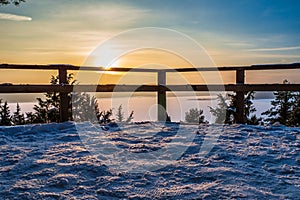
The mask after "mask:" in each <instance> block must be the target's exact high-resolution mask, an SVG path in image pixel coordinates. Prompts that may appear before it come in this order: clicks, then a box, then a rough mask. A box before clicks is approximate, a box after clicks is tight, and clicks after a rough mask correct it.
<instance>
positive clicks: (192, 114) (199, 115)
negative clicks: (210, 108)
mask: <svg viewBox="0 0 300 200" xmlns="http://www.w3.org/2000/svg"><path fill="white" fill-rule="evenodd" d="M185 121H186V122H188V123H199V124H202V123H204V122H205V121H204V115H203V110H201V109H199V110H198V108H191V109H190V110H189V111H188V112H185Z"/></svg>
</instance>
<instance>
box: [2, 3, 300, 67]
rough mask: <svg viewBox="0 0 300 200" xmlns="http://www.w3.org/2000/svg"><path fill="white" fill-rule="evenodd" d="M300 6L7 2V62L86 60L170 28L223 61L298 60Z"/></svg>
mask: <svg viewBox="0 0 300 200" xmlns="http://www.w3.org/2000/svg"><path fill="white" fill-rule="evenodd" d="M299 8H300V2H299V1H295V0H294V1H293V0H285V1H284V0H282V1H278V0H272V1H271V0H256V1H254V0H241V1H233V0H231V1H230V0H226V1H222V0H211V1H204V0H185V1H181V0H166V1H158V0H143V1H140V0H134V1H125V0H122V1H121V0H119V1H101V0H85V1H82V0H73V1H68V0H60V1H58V0H43V1H39V0H28V1H27V2H26V3H23V4H21V5H20V6H19V7H15V6H12V5H9V6H1V7H0V13H1V14H0V26H1V30H0V35H1V38H0V44H1V45H0V53H1V55H2V56H1V60H0V61H1V62H5V63H45V64H46V63H69V64H77V65H80V64H82V63H83V62H84V60H85V58H86V56H87V55H88V54H89V53H90V52H91V50H93V49H94V48H95V47H96V46H97V45H98V44H99V43H101V42H102V41H104V40H105V39H107V38H109V37H111V36H113V35H115V34H118V33H120V32H122V31H125V30H128V29H132V28H140V27H162V28H170V29H174V30H176V31H179V32H182V33H184V34H187V35H188V36H190V37H192V38H193V39H195V40H196V41H197V42H198V43H200V44H201V45H203V47H204V48H205V49H206V50H207V51H208V53H209V55H210V56H211V57H212V59H213V60H214V61H215V63H216V64H217V65H221V66H222V65H249V64H259V63H291V62H298V61H300V14H299V13H300V12H298V11H299ZM7 14H13V15H16V16H14V17H11V18H10V19H7ZM18 16H19V18H18ZM20 16H22V17H23V18H22V17H20ZM24 17H25V18H24ZM26 17H27V18H26ZM30 19H31V20H30ZM16 53H18V55H19V56H17V57H16V56H15V54H16ZM125 63H126V62H125ZM127 63H128V62H127Z"/></svg>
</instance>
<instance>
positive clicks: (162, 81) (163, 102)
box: [157, 71, 167, 121]
mask: <svg viewBox="0 0 300 200" xmlns="http://www.w3.org/2000/svg"><path fill="white" fill-rule="evenodd" d="M157 81H158V91H157V104H158V105H157V120H158V121H166V119H167V112H166V108H167V97H166V91H165V90H163V89H162V86H165V85H166V72H165V71H159V72H158V74H157Z"/></svg>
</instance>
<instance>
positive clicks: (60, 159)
mask: <svg viewBox="0 0 300 200" xmlns="http://www.w3.org/2000/svg"><path fill="white" fill-rule="evenodd" d="M78 130H79V131H78ZM85 130H86V134H85V135H84V134H83V132H84V131H85ZM178 132H180V134H181V136H180V137H182V138H183V137H184V135H185V134H186V135H189V136H190V135H191V134H192V135H193V137H192V141H190V142H185V141H186V140H184V139H183V140H180V139H179V140H178V138H177V140H176V139H175V141H176V142H175V143H174V144H173V147H174V145H175V147H176V145H178V148H179V149H182V148H180V147H185V148H183V149H186V151H185V152H184V154H183V155H182V156H179V157H178V158H177V159H174V160H173V161H172V160H170V162H169V163H160V164H161V167H160V168H157V169H156V170H149V171H148V170H144V171H139V172H137V171H133V170H132V169H134V165H135V164H136V165H139V164H141V163H142V164H145V169H146V168H147V164H149V163H147V162H146V161H145V160H144V161H145V162H142V161H141V160H138V161H140V162H141V163H138V162H136V163H134V162H131V161H132V160H131V159H132V158H131V157H128V159H127V160H126V158H125V160H122V162H123V164H124V163H125V164H124V165H123V168H122V169H121V168H120V170H118V168H117V167H114V165H110V164H109V162H110V160H109V159H113V157H111V155H110V154H109V153H108V152H107V151H106V152H101V148H98V147H97V145H96V146H95V144H96V143H97V140H96V141H95V139H96V138H97V135H99V138H100V139H99V141H102V143H101V144H105V145H107V144H109V145H114V146H116V147H117V148H118V149H120V150H122V151H127V152H129V153H130V154H132V155H135V154H136V155H138V154H140V153H144V154H145V153H146V154H147V153H151V152H157V151H159V150H161V149H163V148H164V147H165V146H167V145H168V144H169V143H172V140H174V138H176V135H178ZM180 134H179V135H180ZM214 135H215V136H216V137H214ZM104 137H105V138H106V139H105V140H104V141H103V138H104ZM101 138H102V139H101ZM207 138H208V139H207ZM299 139H300V128H287V127H284V126H266V127H262V126H247V125H232V126H222V125H209V126H205V125H203V126H200V127H198V126H196V125H178V124H165V125H164V124H161V123H146V124H129V125H122V126H120V127H97V128H95V127H93V126H91V124H87V123H82V124H76V126H75V124H74V123H70V122H68V123H63V124H48V125H27V126H16V127H0V148H1V149H0V199H241V198H247V199H299V197H300V167H299V166H300V153H299V152H300V151H299V150H300V142H299V141H300V140H299ZM207 144H209V145H208V146H207ZM205 145H206V147H205V148H206V149H207V150H208V152H207V155H205V154H204V153H203V152H204V150H203V147H204V146H205ZM95 148H96V151H95V152H93V149H95ZM210 148H212V149H210ZM88 150H91V151H88ZM166 152H167V151H166ZM169 153H170V152H169ZM100 154H102V156H100ZM114 155H116V154H115V152H114ZM166 155H169V154H168V153H167V154H166ZM101 159H102V160H101ZM116 160H118V158H116ZM128 163H130V165H129V164H128ZM114 164H116V163H114ZM124 166H125V167H124ZM126 166H128V167H129V168H128V169H130V170H128V171H126ZM132 166H133V168H130V167H132Z"/></svg>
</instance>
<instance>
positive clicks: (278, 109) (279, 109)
mask: <svg viewBox="0 0 300 200" xmlns="http://www.w3.org/2000/svg"><path fill="white" fill-rule="evenodd" d="M283 84H289V82H288V81H287V80H284V81H283ZM274 96H275V99H274V100H273V101H271V105H272V107H271V108H270V109H269V110H267V111H265V112H263V113H262V115H267V116H268V118H267V119H266V121H268V122H270V123H272V124H273V123H275V122H279V123H280V124H282V125H291V124H290V122H291V121H293V120H291V115H292V112H293V104H294V98H295V96H294V93H293V92H291V91H276V92H274ZM295 112H296V111H295Z"/></svg>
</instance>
